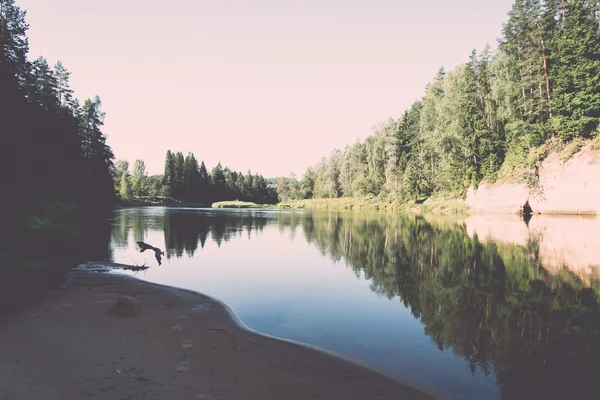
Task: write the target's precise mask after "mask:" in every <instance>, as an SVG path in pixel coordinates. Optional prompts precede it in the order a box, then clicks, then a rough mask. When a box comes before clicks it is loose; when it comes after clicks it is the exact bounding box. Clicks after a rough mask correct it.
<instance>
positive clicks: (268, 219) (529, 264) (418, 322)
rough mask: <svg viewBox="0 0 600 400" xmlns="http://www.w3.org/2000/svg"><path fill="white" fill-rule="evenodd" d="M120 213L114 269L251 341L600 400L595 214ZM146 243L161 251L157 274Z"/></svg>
mask: <svg viewBox="0 0 600 400" xmlns="http://www.w3.org/2000/svg"><path fill="white" fill-rule="evenodd" d="M113 217H114V219H113V221H112V234H111V243H110V249H111V258H112V260H113V261H115V262H118V263H124V264H130V265H142V264H145V265H148V266H150V268H149V269H147V270H145V271H140V272H136V273H135V275H136V276H138V277H140V278H142V279H144V280H147V281H150V282H157V283H161V284H167V285H172V286H176V287H182V288H186V289H192V290H195V291H199V292H202V293H206V294H208V295H210V296H214V297H216V298H218V299H220V300H222V301H224V302H225V303H227V304H228V305H229V306H230V307H231V308H232V309H233V310H234V311H235V313H236V314H237V315H238V317H239V318H240V319H241V320H242V321H243V322H244V323H245V324H246V325H247V326H249V327H251V328H253V329H255V330H257V331H260V332H264V333H267V334H269V335H273V336H277V337H281V338H287V339H292V340H296V341H300V342H304V343H308V344H311V345H315V346H318V347H320V348H324V349H327V350H331V351H334V352H337V353H339V354H342V355H345V356H349V357H351V358H354V359H356V360H359V361H362V362H365V363H368V364H371V365H374V366H376V367H379V368H382V369H384V370H386V371H389V372H391V373H393V374H396V375H398V376H400V377H402V378H405V379H408V380H410V381H414V382H417V383H419V384H421V385H424V386H426V387H429V388H431V389H433V390H436V391H438V392H440V393H442V394H444V395H445V396H447V397H448V398H450V399H456V400H459V399H492V400H493V399H503V400H508V399H588V398H589V399H597V398H600V306H599V302H600V220H597V219H589V218H587V219H582V218H550V217H540V216H534V217H533V218H532V219H531V220H530V221H528V222H525V221H523V220H521V219H519V218H518V217H513V216H470V217H466V218H462V219H452V218H433V217H422V216H417V215H413V214H386V213H340V212H326V211H271V210H268V211H265V210H213V209H184V208H161V207H152V208H134V209H120V210H117V211H115V213H114V216H113ZM139 240H142V241H145V242H147V243H150V244H152V245H154V246H157V247H160V248H163V249H164V250H165V256H164V257H163V260H162V265H160V266H159V265H158V263H157V261H156V260H155V258H154V254H153V253H152V252H149V251H146V252H144V253H140V252H139V248H138V247H137V245H136V241H139ZM130 273H131V274H134V273H133V272H130Z"/></svg>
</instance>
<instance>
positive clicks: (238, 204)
mask: <svg viewBox="0 0 600 400" xmlns="http://www.w3.org/2000/svg"><path fill="white" fill-rule="evenodd" d="M276 207H277V206H276V205H274V204H256V203H253V202H251V201H239V200H234V201H218V202H216V203H213V204H212V208H276Z"/></svg>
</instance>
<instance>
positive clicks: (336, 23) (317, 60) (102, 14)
mask: <svg viewBox="0 0 600 400" xmlns="http://www.w3.org/2000/svg"><path fill="white" fill-rule="evenodd" d="M16 3H17V5H19V6H20V7H21V8H23V9H26V10H27V13H28V15H27V21H28V23H29V24H30V30H29V39H30V58H31V59H35V58H37V57H38V56H39V55H43V56H45V57H46V58H47V59H48V61H49V63H51V64H52V65H54V63H55V62H56V61H57V60H60V61H62V63H63V64H64V65H65V66H66V67H67V68H68V69H69V70H70V71H71V72H72V76H71V86H72V88H73V89H74V90H75V93H76V95H77V97H79V98H80V100H81V99H84V98H86V97H92V96H94V95H96V94H97V95H99V96H100V98H101V99H102V102H103V106H104V111H105V112H106V113H107V116H106V121H105V129H104V132H105V133H106V134H107V136H108V143H109V145H110V146H112V148H113V151H114V153H115V156H116V157H117V158H124V159H127V160H129V161H130V162H131V163H133V161H134V160H135V159H136V158H141V159H143V160H144V161H145V162H146V164H147V166H148V171H149V173H151V174H154V173H162V169H163V166H164V157H165V153H166V151H167V149H171V150H173V151H182V152H184V153H187V152H188V151H192V152H194V153H195V155H196V157H197V158H198V159H199V160H204V161H205V162H206V164H207V167H208V168H209V169H210V168H212V167H213V166H214V165H215V164H216V163H217V162H218V161H221V163H222V164H223V165H224V166H229V167H230V168H232V169H235V170H241V171H243V172H246V171H247V170H248V169H251V170H252V172H253V173H254V172H259V173H262V174H263V175H264V176H265V177H274V176H279V175H288V174H289V173H290V172H291V171H293V172H295V173H296V174H297V175H302V174H303V173H304V171H305V169H306V167H308V166H309V165H312V164H314V163H315V162H317V161H318V160H319V159H320V158H321V157H322V156H325V155H328V154H329V153H330V152H331V151H332V150H333V149H334V148H342V149H343V148H344V147H345V146H346V145H347V144H350V143H353V142H355V141H356V140H357V139H359V138H360V139H361V140H362V139H364V138H365V137H366V136H368V135H369V134H370V133H371V128H372V126H373V125H376V124H378V123H380V122H384V121H385V120H387V119H388V118H389V117H392V118H398V117H399V116H400V115H401V114H402V112H403V111H404V110H405V109H406V108H408V107H409V106H410V105H411V104H412V103H413V102H414V101H415V100H417V99H418V98H420V97H421V96H423V94H424V88H425V85H426V84H427V82H429V81H430V80H431V79H432V78H433V77H434V76H435V74H436V72H437V71H438V69H439V68H440V67H441V66H442V65H443V66H444V67H446V69H451V68H453V67H455V66H456V65H458V64H460V63H463V62H465V61H466V60H467V58H468V56H469V55H470V53H471V50H472V49H474V48H476V49H477V50H478V51H480V50H481V49H482V48H483V47H484V46H485V44H486V43H490V44H491V45H492V46H493V47H495V44H496V40H497V38H498V37H500V34H501V28H502V23H503V22H505V21H506V19H507V15H506V14H507V12H508V11H509V10H510V8H511V5H512V0H494V1H489V0H488V1H483V0H456V1H448V0H428V1H418V0H410V1H408V0H303V1H292V0H288V1H286V0H252V1H251V0H210V1H207V0H170V1H158V0H95V1H93V0H16Z"/></svg>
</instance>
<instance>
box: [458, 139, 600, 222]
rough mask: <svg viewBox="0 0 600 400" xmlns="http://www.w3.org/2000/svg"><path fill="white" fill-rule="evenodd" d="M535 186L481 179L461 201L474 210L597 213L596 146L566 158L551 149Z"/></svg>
mask: <svg viewBox="0 0 600 400" xmlns="http://www.w3.org/2000/svg"><path fill="white" fill-rule="evenodd" d="M537 172H538V176H539V182H538V183H537V184H536V185H535V186H528V185H525V184H511V183H495V184H489V183H482V184H481V185H479V188H478V189H477V190H474V189H473V188H470V189H469V191H468V192H467V197H466V200H465V202H466V203H467V204H468V205H469V206H470V207H471V209H472V210H473V211H475V212H477V211H482V212H491V213H512V214H516V213H520V212H523V211H524V209H525V210H526V211H527V209H528V208H529V207H530V209H531V212H533V213H542V214H600V150H592V149H591V146H590V145H589V144H588V145H587V146H586V147H584V148H583V150H582V151H580V152H578V153H576V154H575V155H574V156H573V157H571V158H570V159H568V160H566V161H563V160H561V157H560V154H558V153H551V154H550V155H549V156H548V157H547V158H546V159H545V160H544V161H543V162H542V163H541V165H540V167H539V168H538V171H537Z"/></svg>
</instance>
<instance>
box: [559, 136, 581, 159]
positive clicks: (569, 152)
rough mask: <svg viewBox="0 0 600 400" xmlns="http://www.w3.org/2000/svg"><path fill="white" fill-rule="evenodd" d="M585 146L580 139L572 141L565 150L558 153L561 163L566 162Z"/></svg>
mask: <svg viewBox="0 0 600 400" xmlns="http://www.w3.org/2000/svg"><path fill="white" fill-rule="evenodd" d="M583 146H585V141H583V140H582V139H580V138H576V139H573V140H572V141H571V142H570V143H569V144H567V145H566V146H565V149H564V150H563V151H562V152H561V153H560V159H561V160H562V161H568V160H570V159H571V158H573V156H574V155H575V154H577V153H578V152H579V150H581V148H582V147H583Z"/></svg>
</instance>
